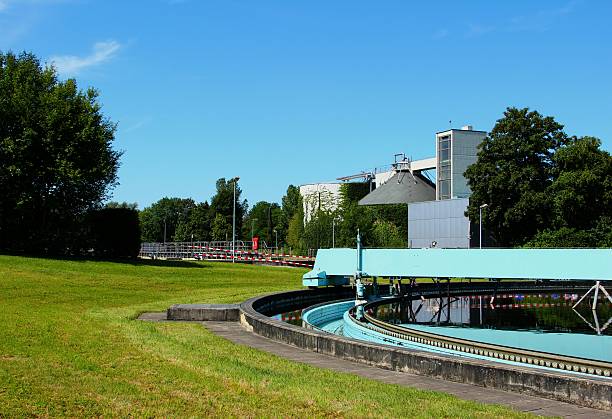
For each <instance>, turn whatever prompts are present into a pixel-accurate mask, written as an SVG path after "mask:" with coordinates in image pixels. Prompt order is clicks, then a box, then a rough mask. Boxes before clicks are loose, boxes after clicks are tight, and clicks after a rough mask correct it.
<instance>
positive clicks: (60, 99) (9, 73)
mask: <svg viewBox="0 0 612 419" xmlns="http://www.w3.org/2000/svg"><path fill="white" fill-rule="evenodd" d="M114 136H115V124H114V123H113V122H111V121H110V120H109V119H108V118H107V117H106V116H105V115H104V114H103V113H102V109H101V105H100V103H99V102H98V92H97V91H96V90H95V89H93V88H89V89H87V90H86V91H81V90H79V89H78V87H77V83H76V81H75V80H74V79H68V80H65V81H60V80H59V79H58V77H57V74H56V72H55V70H54V69H53V67H45V68H43V67H42V66H41V64H40V62H39V60H38V59H37V58H36V57H35V56H34V55H32V54H29V53H22V54H20V55H15V54H13V53H11V52H8V53H2V52H0V248H3V249H11V250H25V251H32V252H48V253H52V252H67V251H69V252H70V251H74V249H75V248H76V247H79V242H80V241H81V240H82V237H81V236H82V234H83V229H82V220H83V219H84V216H85V214H86V213H87V212H88V211H90V210H93V209H96V208H99V207H100V206H101V203H102V202H103V201H104V200H105V199H106V198H107V197H108V194H109V192H110V190H111V189H112V188H113V187H114V186H115V185H116V183H117V169H118V167H119V158H120V156H121V153H119V152H117V151H115V150H113V148H112V143H113V140H114ZM81 244H82V243H81ZM70 249H73V250H70Z"/></svg>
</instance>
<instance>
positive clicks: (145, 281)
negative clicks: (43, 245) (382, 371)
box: [0, 256, 522, 417]
mask: <svg viewBox="0 0 612 419" xmlns="http://www.w3.org/2000/svg"><path fill="white" fill-rule="evenodd" d="M303 272H304V271H303V270H294V269H289V268H268V267H255V266H242V265H231V264H207V263H195V262H194V263H191V262H176V263H165V264H164V263H145V262H143V263H137V264H129V263H110V262H89V261H62V260H48V259H37V258H22V257H12V256H0V417H4V416H6V417H18V416H72V417H74V416H127V415H134V416H180V417H186V416H206V415H214V416H302V417H304V416H307V417H312V416H385V417H394V416H423V417H474V416H476V417H501V416H503V417H513V416H516V417H519V416H522V415H519V414H518V413H514V412H512V411H510V410H508V409H505V408H503V407H498V406H485V405H482V404H478V403H473V402H467V401H462V400H459V399H457V398H454V397H452V396H449V395H445V394H441V393H434V392H428V391H420V390H413V389H407V388H403V387H399V386H394V385H386V384H380V383H378V382H375V381H370V380H366V379H362V378H359V377H356V376H352V375H348V374H339V373H334V372H330V371H327V370H322V369H317V368H313V367H309V366H306V365H302V364H298V363H293V362H289V361H286V360H284V359H281V358H278V357H275V356H273V355H269V354H266V353H263V352H259V351H256V350H253V349H251V348H248V347H243V346H238V345H234V344H232V343H229V342H228V341H226V340H224V339H222V338H219V337H217V336H215V335H213V334H211V333H210V332H208V331H207V330H206V329H204V328H203V327H202V326H200V325H198V324H189V323H145V322H140V321H134V320H133V319H134V318H135V317H136V316H137V315H138V314H139V313H141V312H144V311H162V310H164V309H166V308H167V307H168V306H170V305H171V304H174V303H178V302H181V303H190V302H219V303H221V302H238V301H242V300H244V299H246V298H247V297H251V296H253V295H256V294H260V293H264V292H269V291H274V290H284V289H295V288H298V287H300V277H301V274H302V273H303Z"/></svg>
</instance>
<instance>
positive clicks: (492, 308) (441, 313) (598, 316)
mask: <svg viewBox="0 0 612 419" xmlns="http://www.w3.org/2000/svg"><path fill="white" fill-rule="evenodd" d="M579 297H580V296H579V295H577V294H564V293H540V294H502V295H496V296H493V295H470V296H459V297H451V298H450V299H449V298H446V297H442V298H430V299H420V300H414V301H406V300H404V301H401V302H397V303H390V304H386V305H382V306H378V307H377V308H376V309H375V312H373V313H371V314H372V315H374V316H375V317H376V318H378V319H380V320H383V321H386V322H388V323H393V324H420V325H427V326H456V327H469V328H483V329H499V330H530V331H537V332H556V333H559V332H562V333H582V334H601V335H608V336H612V326H611V324H612V304H610V303H609V302H608V301H604V300H602V301H600V302H599V304H598V306H597V310H596V311H593V310H591V306H590V304H583V305H580V306H578V307H577V308H576V309H575V310H574V309H573V308H572V306H573V305H574V303H575V302H576V301H577V300H578V298H579Z"/></svg>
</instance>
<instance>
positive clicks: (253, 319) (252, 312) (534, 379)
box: [239, 288, 612, 410]
mask: <svg viewBox="0 0 612 419" xmlns="http://www.w3.org/2000/svg"><path fill="white" fill-rule="evenodd" d="M352 292H353V291H351V289H350V288H348V289H347V288H338V289H334V288H324V289H318V290H300V291H289V292H279V293H272V294H267V295H264V296H259V297H254V298H251V299H249V300H247V301H245V302H243V303H242V304H240V315H239V318H240V322H241V324H242V325H243V326H244V327H245V328H246V329H247V330H249V331H252V332H254V333H256V334H258V335H261V336H264V337H267V338H270V339H272V340H276V341H278V342H283V343H287V344H290V345H293V346H296V347H299V348H303V349H308V350H311V351H314V352H319V353H323V354H326V355H333V356H337V357H339V358H342V359H346V360H350V361H356V362H361V363H364V364H368V365H374V366H377V367H380V368H384V369H390V370H396V371H405V372H411V373H414V374H419V375H426V376H430V377H435V378H441V379H444V380H448V381H455V382H460V383H467V384H472V385H477V386H481V387H493V388H497V389H500V390H506V391H513V392H519V393H525V394H530V395H534V396H539V397H544V398H548V399H553V400H559V401H564V402H569V403H573V404H576V405H579V406H586V407H592V408H597V409H603V410H612V382H605V381H603V380H598V379H591V378H584V377H579V376H575V375H571V374H564V373H553V372H550V371H546V370H540V369H533V368H528V367H519V366H511V365H506V364H500V363H496V362H494V361H485V360H483V361H479V360H472V359H461V360H458V359H456V358H453V357H451V356H444V355H439V354H433V353H430V352H425V351H416V350H408V349H403V348H393V347H388V346H385V345H379V344H375V343H368V342H363V341H358V340H354V339H350V338H346V337H341V336H336V335H330V334H327V333H324V332H320V331H317V330H311V329H304V328H301V327H298V326H294V325H291V324H288V323H284V322H280V321H276V320H273V319H271V318H270V317H268V316H266V315H264V314H262V313H261V312H272V311H271V308H272V307H273V306H275V307H277V308H278V307H283V306H287V305H288V304H290V302H293V303H295V301H296V300H301V301H311V302H312V304H316V303H317V302H321V301H323V300H325V299H328V298H330V297H333V296H335V297H336V299H339V298H342V297H346V296H347V295H352ZM317 300H318V301H317Z"/></svg>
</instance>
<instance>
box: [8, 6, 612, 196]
mask: <svg viewBox="0 0 612 419" xmlns="http://www.w3.org/2000/svg"><path fill="white" fill-rule="evenodd" d="M610 17H612V2H610V1H604V0H601V1H588V0H584V1H580V0H579V1H537V2H536V1H507V2H503V3H502V2H498V1H465V2H464V1H448V2H425V1H422V2H418V3H417V2H408V1H403V0H398V1H391V0H383V1H374V0H370V1H360V0H349V1H340V0H324V1H315V0H309V1H300V2H298V1H287V0H277V1H266V0H258V1H255V0H243V1H237V0H218V1H197V0H192V1H190V0H147V1H144V0H142V1H86V0H74V1H69V0H67V1H62V0H0V49H1V50H3V51H6V50H13V51H15V52H18V51H22V50H27V51H31V52H33V53H35V54H36V55H38V56H39V57H41V59H42V60H43V61H45V62H51V61H53V62H55V63H56V66H57V67H58V69H59V70H60V71H61V74H62V77H76V79H77V81H78V82H79V84H80V86H81V87H83V88H85V87H87V86H94V87H96V88H98V89H99V90H100V92H101V102H102V103H103V106H104V112H105V114H106V115H107V116H109V117H110V118H111V119H112V120H113V121H116V122H117V123H118V131H117V139H116V143H115V146H116V148H118V149H120V150H124V151H125V154H124V156H123V159H122V166H121V169H120V172H119V180H120V183H121V185H120V186H118V187H117V188H116V189H115V191H114V197H113V199H115V200H118V201H129V202H138V203H139V206H140V208H143V207H145V206H147V205H149V204H151V203H152V202H154V201H156V200H158V199H159V198H161V197H163V196H179V197H193V198H194V199H196V200H198V201H203V200H205V199H210V197H211V195H212V194H213V192H214V183H215V180H216V179H217V178H219V177H227V178H231V177H233V176H236V175H238V176H240V177H241V186H242V188H243V190H244V193H245V197H246V198H247V199H248V200H249V202H250V203H251V204H253V203H255V202H256V201H259V200H270V201H279V200H280V197H281V196H282V195H283V194H284V192H285V190H286V188H287V185H289V184H290V183H293V184H301V183H309V182H316V181H323V180H331V179H335V178H336V177H338V176H342V175H349V174H352V173H355V172H358V171H360V170H362V169H369V168H372V167H374V166H380V165H384V164H388V163H390V162H391V160H392V158H393V154H394V153H399V152H405V153H406V154H407V155H409V156H412V157H413V158H415V159H416V158H422V157H428V156H430V155H432V154H433V153H434V148H433V144H434V142H433V141H434V133H435V132H436V131H440V130H444V129H446V128H448V127H449V120H450V121H452V125H453V127H460V126H461V125H465V124H468V123H469V124H472V125H474V127H475V129H483V130H489V129H490V128H491V127H492V126H493V124H494V123H495V121H496V120H497V119H499V118H500V117H501V115H502V113H503V111H504V109H505V108H506V107H507V106H519V107H524V106H528V107H530V108H532V109H536V110H538V111H540V112H541V113H543V114H545V115H553V116H555V117H556V118H557V120H558V121H559V122H561V123H563V124H564V125H565V127H566V131H567V132H568V133H569V134H572V135H593V136H596V137H599V138H601V139H602V141H603V143H604V148H606V149H608V150H610V149H611V148H612V147H611V145H612V76H611V75H612V25H610V22H609V20H610Z"/></svg>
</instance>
